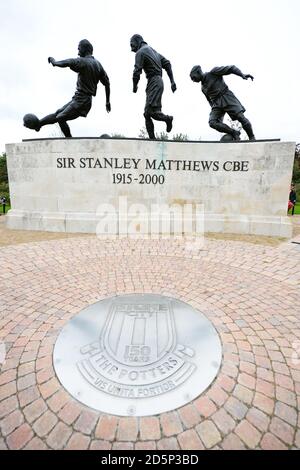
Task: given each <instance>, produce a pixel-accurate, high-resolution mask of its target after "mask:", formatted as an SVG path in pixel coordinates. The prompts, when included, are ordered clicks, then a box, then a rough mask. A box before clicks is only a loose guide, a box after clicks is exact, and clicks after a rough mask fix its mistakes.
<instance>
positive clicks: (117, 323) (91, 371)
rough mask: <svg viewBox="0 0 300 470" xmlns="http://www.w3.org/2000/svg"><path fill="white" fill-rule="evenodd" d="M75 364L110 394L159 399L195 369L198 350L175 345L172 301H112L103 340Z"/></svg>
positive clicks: (87, 349) (90, 348)
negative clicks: (194, 362) (194, 361)
mask: <svg viewBox="0 0 300 470" xmlns="http://www.w3.org/2000/svg"><path fill="white" fill-rule="evenodd" d="M81 353H82V354H83V355H84V356H86V359H84V360H82V361H79V362H78V363H77V366H78V368H79V370H80V372H81V374H82V375H83V376H84V377H85V379H86V380H87V381H88V382H90V383H91V384H92V385H93V386H94V387H96V388H98V389H99V390H102V391H103V392H106V393H109V394H111V395H116V396H122V397H128V398H143V397H150V396H156V395H161V394H163V393H166V392H168V391H170V390H172V389H174V388H176V387H178V386H179V385H180V384H181V383H183V382H184V381H185V380H186V379H187V378H188V377H189V376H190V375H191V374H192V373H193V371H194V370H195V368H196V366H195V365H194V364H193V363H192V362H191V361H190V359H191V358H192V357H193V356H194V351H193V350H192V349H191V348H189V347H186V346H184V345H180V344H178V343H177V334H176V324H175V319H174V313H173V310H172V306H171V303H170V302H163V303H130V302H128V303H119V302H117V301H116V302H113V304H112V306H111V309H110V312H109V314H108V316H107V320H106V323H105V326H104V329H103V331H102V332H101V336H100V339H99V341H97V342H95V343H92V344H89V345H87V346H84V347H83V348H82V349H81Z"/></svg>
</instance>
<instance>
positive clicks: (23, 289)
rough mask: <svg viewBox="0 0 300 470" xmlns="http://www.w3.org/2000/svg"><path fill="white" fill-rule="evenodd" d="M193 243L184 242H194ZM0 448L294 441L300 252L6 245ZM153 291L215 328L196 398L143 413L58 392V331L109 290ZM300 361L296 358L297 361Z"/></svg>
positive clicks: (158, 245)
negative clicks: (214, 363)
mask: <svg viewBox="0 0 300 470" xmlns="http://www.w3.org/2000/svg"><path fill="white" fill-rule="evenodd" d="M190 246H191V244H190V243H189V247H190ZM0 285H1V289H2V291H3V294H4V295H3V296H2V297H1V303H0V341H4V343H5V344H6V345H8V348H7V349H8V351H7V356H6V361H5V363H4V364H3V365H2V369H1V372H0V430H1V433H0V436H1V437H0V449H7V448H8V449H26V450H29V449H82V450H83V449H94V450H104V449H116V450H125V449H144V450H151V449H153V450H155V449H157V450H159V451H160V450H177V449H199V450H201V449H205V448H206V449H220V448H221V449H245V448H249V449H254V448H261V449H291V448H298V449H299V448H300V417H299V407H300V364H299V360H298V362H297V356H296V353H297V351H296V350H295V348H296V347H297V346H295V345H296V344H299V341H300V328H299V327H300V299H299V285H300V250H299V249H298V248H297V246H295V245H291V244H289V243H283V244H282V245H279V246H262V245H253V244H248V243H245V242H237V241H229V240H206V241H205V245H204V248H203V249H200V248H197V247H196V248H195V247H193V249H192V250H191V249H190V248H188V246H187V245H186V244H185V242H184V240H97V239H96V238H95V237H76V238H73V239H72V238H69V239H65V240H54V241H45V242H37V243H29V244H25V245H16V246H8V247H6V248H1V271H0ZM135 292H136V293H141V292H145V293H159V294H162V295H167V296H173V297H175V298H177V299H179V300H182V301H184V302H186V303H189V304H190V305H192V306H193V307H194V308H196V309H198V310H199V311H201V312H202V313H203V314H204V315H206V316H207V317H208V318H209V320H210V321H211V322H212V323H213V324H214V326H215V328H216V329H217V331H218V333H219V335H220V338H221V341H222V347H223V362H222V366H221V369H220V371H219V374H218V376H217V377H216V380H215V381H214V383H212V384H211V386H210V387H209V388H208V389H207V390H206V391H205V392H204V393H203V394H202V395H201V396H199V397H197V398H196V399H195V400H194V401H193V402H191V403H189V404H187V405H185V406H183V407H181V408H179V409H177V410H171V411H170V412H168V413H162V414H161V415H159V416H150V417H142V418H138V417H129V418H126V417H118V416H113V415H108V414H105V413H101V412H98V411H95V410H90V409H88V408H87V407H85V406H84V405H82V404H81V403H80V402H78V401H76V400H75V399H74V398H73V397H71V396H70V395H69V393H68V391H66V390H64V389H63V387H62V386H61V384H60V382H59V380H58V378H57V377H56V374H55V370H54V368H53V361H52V354H53V347H54V344H55V341H56V338H57V336H58V334H59V332H60V331H61V328H62V327H63V326H64V325H65V324H66V323H67V322H68V321H69V320H70V319H71V318H72V317H73V316H74V315H76V314H78V313H79V312H80V311H81V309H83V308H85V307H87V306H88V305H90V304H93V303H95V302H97V301H99V300H101V299H104V298H106V297H111V296H114V295H121V294H126V293H135ZM298 359H300V358H298Z"/></svg>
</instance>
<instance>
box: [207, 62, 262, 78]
mask: <svg viewBox="0 0 300 470" xmlns="http://www.w3.org/2000/svg"><path fill="white" fill-rule="evenodd" d="M211 72H212V73H214V74H215V75H219V76H220V75H230V74H233V75H237V76H238V77H241V78H243V79H244V80H248V78H251V80H254V77H253V76H252V75H249V74H246V75H245V74H244V73H243V72H242V71H241V70H240V69H239V68H238V67H236V66H235V65H226V66H225V67H215V68H213V69H212V71H211Z"/></svg>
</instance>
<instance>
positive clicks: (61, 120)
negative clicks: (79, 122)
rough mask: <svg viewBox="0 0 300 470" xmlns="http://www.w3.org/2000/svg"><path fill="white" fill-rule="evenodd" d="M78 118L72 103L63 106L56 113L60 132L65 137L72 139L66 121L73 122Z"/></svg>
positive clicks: (76, 110)
mask: <svg viewBox="0 0 300 470" xmlns="http://www.w3.org/2000/svg"><path fill="white" fill-rule="evenodd" d="M79 116H80V113H79V110H78V109H76V108H74V107H73V105H72V102H71V103H69V104H68V105H67V106H64V107H63V108H62V109H61V110H59V112H58V113H57V116H56V118H57V122H58V124H59V127H60V128H61V131H62V132H63V134H64V136H65V137H72V134H71V130H70V127H69V125H68V124H67V121H73V120H74V119H77V118H78V117H79Z"/></svg>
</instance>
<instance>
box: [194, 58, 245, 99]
mask: <svg viewBox="0 0 300 470" xmlns="http://www.w3.org/2000/svg"><path fill="white" fill-rule="evenodd" d="M230 74H234V75H238V76H242V73H241V71H240V70H239V69H238V68H237V67H236V66H235V65H227V66H225V67H215V68H213V69H212V70H211V71H210V72H208V73H205V74H204V77H203V79H202V80H201V82H202V91H203V93H204V95H205V96H206V98H207V100H208V102H209V104H210V105H211V106H223V105H224V104H226V95H228V98H229V96H230V101H231V102H232V101H234V99H235V100H237V101H238V99H237V98H236V97H235V96H234V94H233V93H232V92H231V91H230V90H229V89H228V86H227V85H226V83H225V82H224V79H223V75H230ZM224 101H225V103H224ZM238 103H239V101H238Z"/></svg>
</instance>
